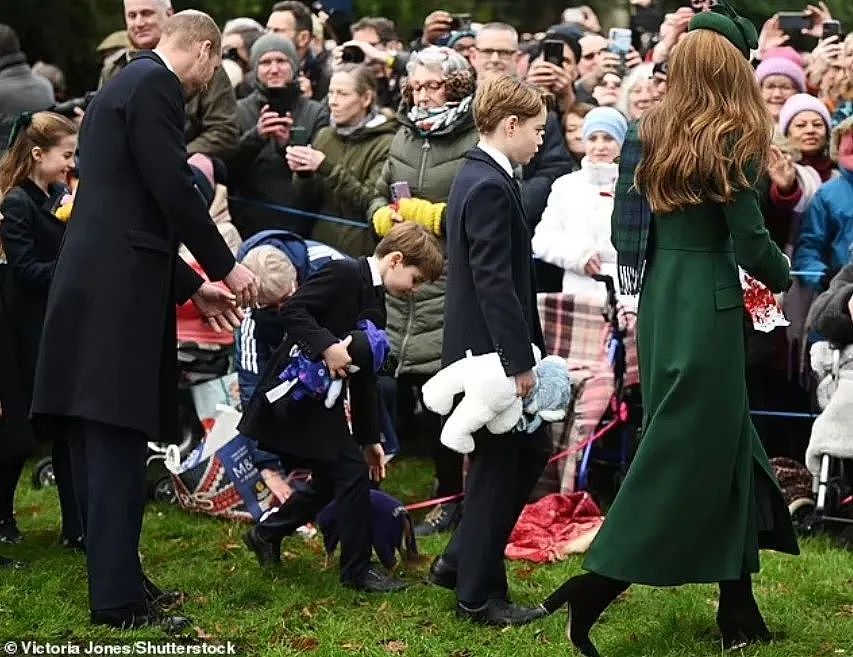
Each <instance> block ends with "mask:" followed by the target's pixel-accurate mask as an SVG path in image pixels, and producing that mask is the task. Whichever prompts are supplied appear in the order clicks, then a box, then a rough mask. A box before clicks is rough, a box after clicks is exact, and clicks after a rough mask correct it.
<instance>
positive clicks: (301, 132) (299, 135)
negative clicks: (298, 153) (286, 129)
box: [290, 125, 311, 146]
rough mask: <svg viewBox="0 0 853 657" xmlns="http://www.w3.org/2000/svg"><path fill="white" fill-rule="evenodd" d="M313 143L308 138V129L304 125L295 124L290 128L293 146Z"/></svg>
mask: <svg viewBox="0 0 853 657" xmlns="http://www.w3.org/2000/svg"><path fill="white" fill-rule="evenodd" d="M310 143H311V140H310V139H309V138H308V129H307V128H306V127H305V126H302V125H295V126H293V127H292V128H291V129H290V145H291V146H307V145H308V144H310Z"/></svg>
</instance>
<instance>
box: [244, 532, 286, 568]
mask: <svg viewBox="0 0 853 657" xmlns="http://www.w3.org/2000/svg"><path fill="white" fill-rule="evenodd" d="M243 543H245V544H246V547H247V548H249V549H250V550H251V551H252V552H254V553H255V557H257V559H258V563H259V564H260V565H261V568H268V567H269V566H277V565H278V564H280V563H281V543H278V544H276V543H270V542H269V541H267V540H265V539H263V538H261V536H260V534H259V533H258V527H257V526H255V527H252V528H251V529H250V530H249V531H247V532H246V533H245V534H243Z"/></svg>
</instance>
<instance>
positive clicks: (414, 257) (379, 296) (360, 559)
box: [239, 223, 443, 593]
mask: <svg viewBox="0 0 853 657" xmlns="http://www.w3.org/2000/svg"><path fill="white" fill-rule="evenodd" d="M442 267H443V257H442V254H441V249H440V247H439V245H438V242H437V241H436V239H435V238H434V237H433V236H432V235H430V234H429V233H428V232H427V231H426V230H425V229H423V228H422V227H421V226H419V225H417V224H413V223H405V224H401V225H399V226H397V227H395V228H394V229H393V230H392V231H391V232H390V233H388V235H387V236H386V237H385V238H384V239H383V240H382V241H381V242H380V243H379V245H378V246H377V247H376V251H375V253H374V255H373V256H371V257H369V258H358V259H355V260H336V261H332V262H329V263H328V264H327V265H326V266H325V267H324V268H323V269H321V270H320V271H319V272H317V273H316V274H314V275H313V276H312V277H311V278H309V279H308V281H307V282H306V283H305V284H304V285H303V286H302V287H300V288H299V289H298V290H297V291H296V293H295V294H294V295H293V296H292V297H290V298H289V299H288V300H287V302H286V303H285V304H284V306H283V307H282V309H281V320H282V323H283V325H284V328H285V331H286V337H285V339H284V341H283V342H282V344H281V345H280V346H279V348H278V349H277V350H276V352H275V354H273V357H272V358H271V359H270V363H269V365H268V367H267V369H266V371H265V372H264V375H263V376H262V378H261V382H260V384H259V385H258V387H257V390H256V392H255V395H254V396H253V398H252V400H251V402H250V403H249V406H248V408H247V409H246V413H245V415H244V417H243V420H242V421H241V423H240V427H239V428H240V431H241V432H242V433H244V434H245V435H247V436H249V437H251V438H254V439H255V440H257V441H258V442H259V443H260V445H261V447H263V448H264V449H267V450H270V451H272V452H275V453H276V454H279V455H280V456H281V458H282V461H283V462H284V463H285V465H286V467H287V468H288V469H292V468H294V467H303V468H308V469H310V470H311V471H312V473H313V475H312V479H311V483H310V485H309V487H308V488H306V489H305V490H300V491H296V492H295V493H294V494H293V495H292V496H291V497H289V498H288V500H287V501H286V502H285V503H284V505H282V506H281V507H280V508H279V509H278V510H277V511H276V512H275V513H273V514H271V515H270V516H269V517H267V518H265V519H264V520H263V521H262V522H260V523H259V524H258V525H256V526H255V527H253V528H252V529H251V530H250V531H249V532H248V533H247V534H246V535H245V536H244V539H243V540H244V542H245V543H246V545H247V546H248V547H249V549H250V550H251V551H252V552H254V553H255V556H256V557H257V558H258V561H259V563H260V564H261V565H262V566H268V565H274V564H277V563H279V562H280V553H281V541H282V539H283V538H284V537H285V536H289V535H290V534H292V533H293V532H294V531H295V530H296V529H297V528H298V527H300V526H302V525H304V524H305V523H306V522H310V521H311V520H313V519H314V518H315V516H316V515H317V513H318V512H319V511H320V510H321V509H322V508H323V507H324V506H326V505H327V504H328V503H329V502H330V501H331V500H332V499H334V500H335V501H336V503H337V505H338V509H339V518H340V525H339V532H340V538H341V557H340V564H341V581H342V582H343V584H344V585H345V586H349V587H352V588H356V589H360V590H364V591H370V592H381V593H384V592H390V591H396V590H399V589H401V588H403V586H404V584H403V583H402V582H400V581H399V580H395V579H393V578H391V577H388V576H387V575H385V574H384V573H382V572H380V571H379V570H377V569H375V568H374V567H372V566H371V565H370V557H371V511H370V495H369V490H370V479H373V480H374V481H381V480H382V478H383V477H384V476H385V465H384V463H385V461H384V454H383V452H382V447H381V446H380V444H379V430H378V417H377V415H378V395H377V391H376V379H375V375H374V374H373V372H374V368H373V365H374V364H373V363H372V356H371V352H370V349H369V348H367V349H365V348H364V343H365V341H364V339H363V336H359V335H358V334H359V333H361V332H360V331H356V330H355V329H356V324H357V323H358V321H359V320H361V319H370V320H372V321H373V322H374V323H375V324H377V325H378V326H379V327H380V328H384V324H385V292H386V291H387V292H388V293H389V294H392V295H394V296H403V295H407V294H411V293H412V292H413V291H414V290H415V289H416V288H417V287H418V285H420V284H421V283H422V282H424V281H432V280H435V279H436V278H438V277H439V275H440V274H441V272H442ZM293 346H297V347H298V348H299V349H300V350H301V352H302V353H303V354H304V355H305V356H307V357H308V358H309V359H311V360H319V359H322V360H324V361H325V363H326V366H327V367H328V369H329V371H330V372H331V373H332V375H333V376H335V377H339V378H345V377H349V394H348V395H341V396H340V398H338V400H337V402H336V403H335V404H334V405H333V406H332V408H326V407H325V406H324V404H323V402H322V401H316V402H315V401H313V400H307V401H306V403H305V405H304V406H303V407H302V408H301V409H300V412H299V413H294V412H288V413H286V414H277V412H276V406H275V405H274V404H270V403H269V401H268V399H267V397H266V395H265V392H266V391H268V390H270V389H271V388H273V387H274V386H276V385H277V384H278V383H280V382H279V380H278V375H279V373H280V372H281V371H282V369H284V367H285V366H286V365H287V363H288V362H289V358H290V352H291V349H292V347H293ZM350 365H357V366H358V367H359V371H358V373H355V374H352V375H350V374H349V366H350ZM347 399H350V404H349V406H350V409H349V412H348V410H347V408H346V407H347V404H346V403H345V402H346V400H347Z"/></svg>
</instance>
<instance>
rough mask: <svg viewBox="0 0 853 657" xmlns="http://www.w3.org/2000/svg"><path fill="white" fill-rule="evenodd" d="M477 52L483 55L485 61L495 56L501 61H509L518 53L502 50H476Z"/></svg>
mask: <svg viewBox="0 0 853 657" xmlns="http://www.w3.org/2000/svg"><path fill="white" fill-rule="evenodd" d="M477 52H478V53H480V54H481V55H483V57H485V58H486V59H491V58H492V57H494V56H495V55H497V56H498V57H500V58H501V59H510V58H511V57H512V56H513V55H514V54H515V53H516V52H518V51H516V50H507V49H504V48H477Z"/></svg>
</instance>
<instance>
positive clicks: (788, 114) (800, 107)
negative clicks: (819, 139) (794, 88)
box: [779, 94, 832, 135]
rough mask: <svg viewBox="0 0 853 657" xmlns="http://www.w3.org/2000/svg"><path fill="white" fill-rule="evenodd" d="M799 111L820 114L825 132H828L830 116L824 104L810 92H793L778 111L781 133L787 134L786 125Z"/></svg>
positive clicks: (830, 121)
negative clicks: (824, 124) (824, 125)
mask: <svg viewBox="0 0 853 657" xmlns="http://www.w3.org/2000/svg"><path fill="white" fill-rule="evenodd" d="M800 112H817V113H818V114H820V117H821V118H822V119H823V120H824V122H825V123H826V134H827V135H828V134H829V130H830V126H831V125H832V117H830V115H829V110H828V109H827V108H826V105H824V104H823V103H822V102H820V101H819V100H818V99H817V98H815V97H814V96H812V95H810V94H794V95H793V96H791V97H790V98H789V99H788V100H786V101H785V104H784V105H782V110H781V111H780V112H779V130H781V131H782V134H783V135H787V134H788V126H789V125H791V121H793V120H794V117H795V116H797V114H799V113H800Z"/></svg>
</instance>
